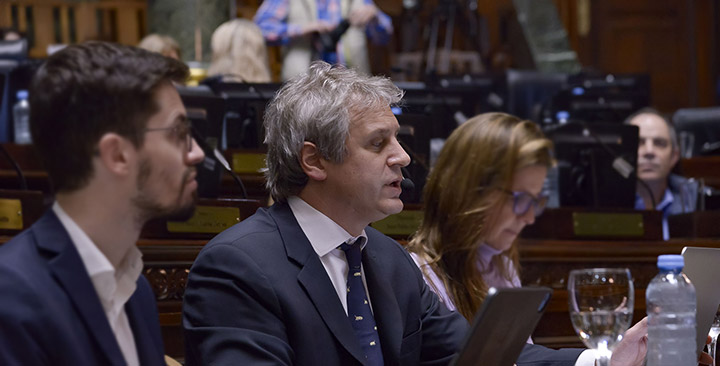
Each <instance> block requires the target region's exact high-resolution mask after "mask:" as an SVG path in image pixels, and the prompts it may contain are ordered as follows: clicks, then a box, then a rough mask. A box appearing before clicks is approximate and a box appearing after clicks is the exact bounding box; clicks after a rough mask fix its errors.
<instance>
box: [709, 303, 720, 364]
mask: <svg viewBox="0 0 720 366" xmlns="http://www.w3.org/2000/svg"><path fill="white" fill-rule="evenodd" d="M718 334H720V307H718V311H717V312H716V313H715V319H713V323H712V326H710V334H709V335H710V339H711V341H710V344H709V345H708V354H709V355H710V357H712V359H713V363H712V366H715V365H717V364H718V363H717V361H715V351H716V349H717V339H718Z"/></svg>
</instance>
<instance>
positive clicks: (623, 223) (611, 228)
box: [572, 212, 645, 237]
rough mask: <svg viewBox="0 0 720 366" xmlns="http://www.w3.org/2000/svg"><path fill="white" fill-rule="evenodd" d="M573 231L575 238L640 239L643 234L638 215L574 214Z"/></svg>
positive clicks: (643, 228)
mask: <svg viewBox="0 0 720 366" xmlns="http://www.w3.org/2000/svg"><path fill="white" fill-rule="evenodd" d="M572 217H573V231H574V233H575V235H576V236H578V237H583V236H586V237H587V236H591V237H603V236H606V237H642V236H643V235H644V234H645V225H644V223H643V216H642V214H640V213H617V212H574V213H573V215H572Z"/></svg>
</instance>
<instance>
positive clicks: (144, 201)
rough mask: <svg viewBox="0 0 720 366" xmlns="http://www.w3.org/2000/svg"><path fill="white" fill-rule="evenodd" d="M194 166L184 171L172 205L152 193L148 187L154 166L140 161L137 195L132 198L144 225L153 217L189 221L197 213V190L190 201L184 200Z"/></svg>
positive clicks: (138, 216)
mask: <svg viewBox="0 0 720 366" xmlns="http://www.w3.org/2000/svg"><path fill="white" fill-rule="evenodd" d="M193 169H194V168H188V169H187V170H186V171H185V173H183V176H182V180H181V182H182V183H181V186H180V189H179V190H178V194H177V197H176V198H175V201H174V203H173V204H171V205H167V204H162V203H161V202H158V200H157V197H156V196H155V195H153V194H150V193H149V192H148V189H147V185H148V181H149V180H150V177H151V176H152V168H151V166H150V162H149V161H148V160H147V159H145V160H143V161H141V162H140V171H139V173H138V178H137V182H136V186H137V192H138V193H137V195H136V196H135V197H133V198H132V203H133V205H134V206H135V208H136V209H137V221H138V222H139V223H140V224H141V225H144V224H145V223H146V222H147V221H149V220H152V219H165V220H170V221H187V220H189V219H190V218H191V217H192V216H193V214H194V213H195V205H196V203H197V191H195V192H193V193H192V197H191V199H190V201H189V202H183V197H184V196H185V188H186V187H187V185H186V184H185V182H187V181H188V177H189V176H190V174H192V173H193Z"/></svg>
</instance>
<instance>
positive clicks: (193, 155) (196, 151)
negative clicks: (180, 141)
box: [185, 137, 205, 166]
mask: <svg viewBox="0 0 720 366" xmlns="http://www.w3.org/2000/svg"><path fill="white" fill-rule="evenodd" d="M191 141H192V142H191V143H192V148H191V149H190V151H189V152H188V153H187V155H186V156H185V158H186V163H187V165H191V166H192V165H198V164H200V162H202V161H203V160H204V159H205V152H204V151H203V149H202V148H200V145H198V143H197V141H195V138H194V137H193V138H192V140H191Z"/></svg>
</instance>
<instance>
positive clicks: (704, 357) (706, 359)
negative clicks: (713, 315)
mask: <svg viewBox="0 0 720 366" xmlns="http://www.w3.org/2000/svg"><path fill="white" fill-rule="evenodd" d="M710 342H712V338H710V336H708V337H707V339H706V340H705V344H710ZM712 362H713V359H712V357H710V355H709V354H707V353H705V352H703V353H701V354H700V357H699V358H698V364H700V365H712Z"/></svg>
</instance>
